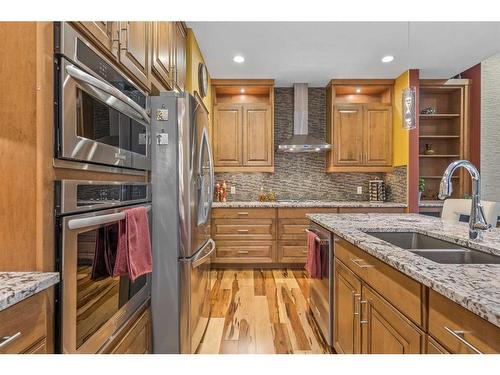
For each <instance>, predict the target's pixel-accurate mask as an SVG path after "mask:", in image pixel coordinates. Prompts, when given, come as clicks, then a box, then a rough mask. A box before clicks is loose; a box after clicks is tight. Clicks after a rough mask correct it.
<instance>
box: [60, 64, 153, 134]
mask: <svg viewBox="0 0 500 375" xmlns="http://www.w3.org/2000/svg"><path fill="white" fill-rule="evenodd" d="M66 72H67V73H68V74H69V75H70V76H71V77H72V78H74V79H75V80H77V81H80V82H84V83H86V84H88V85H91V86H93V87H95V88H96V89H99V90H101V91H104V92H105V93H106V94H108V95H111V96H112V97H114V98H116V99H118V100H119V101H120V102H122V103H123V104H125V105H127V106H129V107H130V108H132V109H133V110H134V111H135V112H137V113H138V114H139V117H140V118H142V119H143V120H144V121H145V122H146V123H147V124H150V123H151V119H150V117H149V115H148V113H147V112H146V111H145V110H144V108H142V107H141V106H140V105H139V104H137V103H136V102H134V101H133V100H132V99H130V98H129V97H128V96H127V95H125V94H123V93H122V92H121V91H120V90H118V89H117V88H116V87H113V86H111V85H110V84H109V83H107V82H105V81H102V80H100V79H97V78H95V77H94V76H92V75H90V74H88V73H85V72H84V71H83V70H81V69H79V68H77V67H76V66H74V65H67V66H66Z"/></svg>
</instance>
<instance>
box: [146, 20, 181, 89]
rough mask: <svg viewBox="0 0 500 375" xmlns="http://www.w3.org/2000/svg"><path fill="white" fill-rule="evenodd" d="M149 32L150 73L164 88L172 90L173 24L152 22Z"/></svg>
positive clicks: (173, 66) (173, 67) (173, 68)
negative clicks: (150, 33)
mask: <svg viewBox="0 0 500 375" xmlns="http://www.w3.org/2000/svg"><path fill="white" fill-rule="evenodd" d="M151 32H152V35H151V55H152V56H151V73H152V74H153V75H154V76H155V77H156V79H158V80H159V81H160V82H161V83H162V84H163V85H164V86H165V87H166V88H168V89H172V86H173V84H172V83H173V80H174V78H175V77H174V72H173V71H174V70H175V65H174V58H173V47H174V29H173V22H169V21H155V22H152V27H151Z"/></svg>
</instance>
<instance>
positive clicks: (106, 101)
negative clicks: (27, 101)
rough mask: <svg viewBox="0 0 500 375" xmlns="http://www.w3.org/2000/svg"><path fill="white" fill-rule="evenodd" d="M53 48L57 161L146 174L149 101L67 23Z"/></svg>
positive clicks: (61, 29) (148, 165)
mask: <svg viewBox="0 0 500 375" xmlns="http://www.w3.org/2000/svg"><path fill="white" fill-rule="evenodd" d="M60 38H61V40H60V41H59V42H60V45H59V46H56V52H58V55H57V56H58V58H57V59H56V61H57V62H58V64H57V69H58V71H59V73H58V75H56V87H58V89H56V108H57V112H58V113H59V115H58V117H57V118H58V121H57V138H56V140H57V142H56V143H57V157H58V158H61V159H68V160H78V161H82V162H89V163H96V164H103V165H108V166H113V167H115V166H117V167H124V168H133V169H138V170H149V169H150V144H149V143H150V142H149V136H150V126H149V124H150V118H149V114H148V112H147V96H146V94H145V93H144V92H142V91H141V90H140V89H138V88H137V87H136V86H135V85H134V84H133V83H132V81H130V79H128V78H126V77H125V75H124V74H122V73H120V72H119V71H118V70H117V69H116V68H115V67H114V66H113V65H112V64H111V63H109V61H108V60H107V59H106V58H105V57H104V56H103V55H102V54H101V53H100V52H99V51H97V50H96V49H95V48H94V47H93V46H91V45H90V43H88V42H87V41H86V40H85V39H84V38H83V37H82V36H81V35H80V34H78V33H77V32H76V31H75V30H74V29H73V28H72V27H71V26H70V25H69V24H68V23H62V24H61V25H60Z"/></svg>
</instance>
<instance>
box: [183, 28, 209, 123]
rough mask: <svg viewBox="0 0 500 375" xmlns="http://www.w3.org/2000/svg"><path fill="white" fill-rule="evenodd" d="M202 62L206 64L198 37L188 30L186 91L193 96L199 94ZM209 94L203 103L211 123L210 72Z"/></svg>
mask: <svg viewBox="0 0 500 375" xmlns="http://www.w3.org/2000/svg"><path fill="white" fill-rule="evenodd" d="M200 62H202V63H205V60H204V59H203V55H202V54H201V51H200V47H199V46H198V42H197V41H196V36H195V35H194V32H193V30H192V29H188V30H187V40H186V90H187V91H188V92H190V93H191V94H194V92H198V93H199V89H198V64H199V63H200ZM208 77H209V80H208V93H207V96H206V97H205V98H203V103H205V106H206V107H207V109H208V111H209V112H210V116H209V121H210V122H211V119H212V116H211V114H212V97H211V94H212V90H211V87H210V86H211V85H210V72H209V74H208ZM209 129H210V133H211V130H212V126H211V124H210V126H209Z"/></svg>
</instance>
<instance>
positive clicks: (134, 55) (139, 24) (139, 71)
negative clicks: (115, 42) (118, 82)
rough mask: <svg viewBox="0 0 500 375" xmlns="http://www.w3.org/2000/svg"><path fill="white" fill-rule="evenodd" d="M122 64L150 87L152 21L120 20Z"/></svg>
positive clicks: (120, 57)
mask: <svg viewBox="0 0 500 375" xmlns="http://www.w3.org/2000/svg"><path fill="white" fill-rule="evenodd" d="M119 27H120V53H119V60H120V64H121V65H122V66H123V67H124V68H125V69H127V70H128V71H129V72H130V73H132V74H133V75H134V77H135V78H137V80H138V81H139V82H140V83H142V84H143V85H144V86H145V87H148V88H149V87H150V80H149V69H150V68H149V65H150V60H151V57H150V51H151V23H150V22H144V21H125V22H120V26H119Z"/></svg>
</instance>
